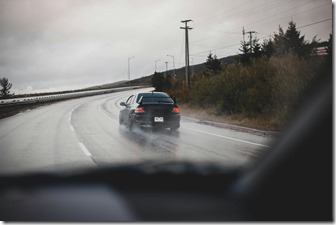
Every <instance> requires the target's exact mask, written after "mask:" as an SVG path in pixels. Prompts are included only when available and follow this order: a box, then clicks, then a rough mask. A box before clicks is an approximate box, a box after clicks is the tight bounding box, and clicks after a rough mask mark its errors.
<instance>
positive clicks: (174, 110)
mask: <svg viewBox="0 0 336 225" xmlns="http://www.w3.org/2000/svg"><path fill="white" fill-rule="evenodd" d="M172 112H174V113H179V112H180V109H179V108H178V107H174V108H173V110H172Z"/></svg>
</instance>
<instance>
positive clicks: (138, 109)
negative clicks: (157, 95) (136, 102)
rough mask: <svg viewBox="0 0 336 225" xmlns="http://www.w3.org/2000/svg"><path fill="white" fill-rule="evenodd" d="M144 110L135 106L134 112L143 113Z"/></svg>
mask: <svg viewBox="0 0 336 225" xmlns="http://www.w3.org/2000/svg"><path fill="white" fill-rule="evenodd" d="M143 112H145V110H144V109H143V108H142V107H137V108H135V113H143Z"/></svg>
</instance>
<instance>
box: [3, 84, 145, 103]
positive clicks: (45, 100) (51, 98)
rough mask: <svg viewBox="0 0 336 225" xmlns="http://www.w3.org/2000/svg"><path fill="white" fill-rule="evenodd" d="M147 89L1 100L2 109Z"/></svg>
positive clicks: (115, 89)
mask: <svg viewBox="0 0 336 225" xmlns="http://www.w3.org/2000/svg"><path fill="white" fill-rule="evenodd" d="M146 87H149V86H132V87H121V88H111V89H105V90H97V91H87V92H79V93H67V94H60V95H49V96H37V97H33V98H22V99H13V100H10V99H6V100H0V107H5V106H11V105H29V104H37V103H48V102H54V101H64V100H69V99H75V98H82V97H89V96H94V95H101V94H109V93H113V92H119V91H127V90H133V89H139V88H146Z"/></svg>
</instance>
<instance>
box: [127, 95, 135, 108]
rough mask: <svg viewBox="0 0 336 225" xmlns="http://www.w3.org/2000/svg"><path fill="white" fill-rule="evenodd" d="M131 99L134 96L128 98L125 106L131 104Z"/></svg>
mask: <svg viewBox="0 0 336 225" xmlns="http://www.w3.org/2000/svg"><path fill="white" fill-rule="evenodd" d="M133 99H134V95H131V96H129V97H128V99H127V101H126V105H127V106H130V105H131V104H132V101H133Z"/></svg>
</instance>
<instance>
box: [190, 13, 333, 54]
mask: <svg viewBox="0 0 336 225" xmlns="http://www.w3.org/2000/svg"><path fill="white" fill-rule="evenodd" d="M330 20H332V18H329V19H325V20H321V21H318V22H314V23H310V24H306V25H303V26H300V27H297V29H299V28H303V27H309V26H313V25H316V24H319V23H323V22H327V21H330ZM246 33H247V32H246ZM267 37H269V35H267V36H264V37H261V38H260V39H264V38H267ZM240 44H241V43H236V44H232V45H228V46H224V47H220V48H212V49H211V50H207V51H202V52H197V53H193V54H191V55H193V56H195V55H199V54H203V53H207V52H209V51H213V50H221V49H225V48H230V47H234V46H237V45H240Z"/></svg>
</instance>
